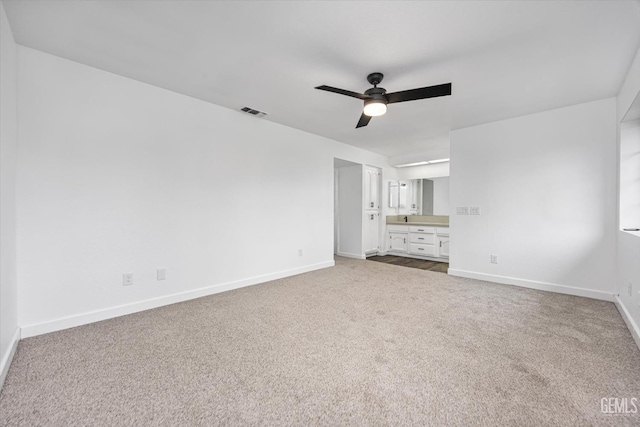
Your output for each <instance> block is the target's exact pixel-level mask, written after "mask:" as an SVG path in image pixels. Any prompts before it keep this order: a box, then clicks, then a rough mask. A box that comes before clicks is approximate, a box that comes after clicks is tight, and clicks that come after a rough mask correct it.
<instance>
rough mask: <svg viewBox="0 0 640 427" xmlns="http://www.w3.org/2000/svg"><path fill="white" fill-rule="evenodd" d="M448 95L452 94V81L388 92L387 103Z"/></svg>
mask: <svg viewBox="0 0 640 427" xmlns="http://www.w3.org/2000/svg"><path fill="white" fill-rule="evenodd" d="M447 95H451V83H445V84H442V85H436V86H427V87H421V88H418V89H409V90H403V91H401V92H393V93H388V94H387V95H386V96H387V103H388V104H393V103H395V102H405V101H415V100H416V99H425V98H436V97H438V96H447Z"/></svg>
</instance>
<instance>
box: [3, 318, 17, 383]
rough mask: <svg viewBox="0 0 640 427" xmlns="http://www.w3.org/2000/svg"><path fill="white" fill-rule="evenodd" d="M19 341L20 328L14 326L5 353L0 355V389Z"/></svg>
mask: <svg viewBox="0 0 640 427" xmlns="http://www.w3.org/2000/svg"><path fill="white" fill-rule="evenodd" d="M19 342H20V328H19V327H16V330H15V332H14V333H13V337H12V338H11V344H10V345H9V348H8V349H7V351H5V353H4V354H3V355H2V360H1V361H0V390H2V386H3V385H4V380H5V379H6V378H7V374H8V373H9V367H10V366H11V362H12V361H13V356H14V355H15V354H16V349H17V348H18V343H19Z"/></svg>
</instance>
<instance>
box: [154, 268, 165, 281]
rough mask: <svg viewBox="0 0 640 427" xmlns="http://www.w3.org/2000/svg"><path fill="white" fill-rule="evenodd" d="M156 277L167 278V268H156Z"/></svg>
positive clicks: (159, 278)
mask: <svg viewBox="0 0 640 427" xmlns="http://www.w3.org/2000/svg"><path fill="white" fill-rule="evenodd" d="M156 278H157V279H158V280H167V270H165V269H164V268H161V269H158V271H156Z"/></svg>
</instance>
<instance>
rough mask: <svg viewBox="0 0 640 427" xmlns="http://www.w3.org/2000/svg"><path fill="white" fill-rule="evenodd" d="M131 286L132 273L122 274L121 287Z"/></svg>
mask: <svg viewBox="0 0 640 427" xmlns="http://www.w3.org/2000/svg"><path fill="white" fill-rule="evenodd" d="M131 285H133V273H124V274H123V275H122V286H131Z"/></svg>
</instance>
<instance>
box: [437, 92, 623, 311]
mask: <svg viewBox="0 0 640 427" xmlns="http://www.w3.org/2000/svg"><path fill="white" fill-rule="evenodd" d="M615 108H616V107H615V99H613V98H611V99H605V100H601V101H596V102H590V103H586V104H581V105H575V106H571V107H566V108H561V109H558V110H553V111H547V112H543V113H539V114H533V115H528V116H524V117H518V118H514V119H508V120H503V121H499V122H494V123H489V124H485V125H480V126H474V127H469V128H466V129H460V130H456V131H453V132H452V133H451V177H450V186H451V189H450V203H451V211H452V216H451V217H450V219H451V232H452V233H451V258H450V264H451V268H450V270H449V273H450V274H456V275H466V276H469V277H478V278H484V279H486V280H493V281H498V282H503V283H511V284H518V285H524V286H530V287H537V288H540V289H548V290H554V291H560V292H566V293H572V294H577V295H584V296H590V297H595V298H602V299H608V300H612V299H613V294H614V293H615V292H616V289H615V286H614V283H613V281H612V280H611V278H612V277H613V276H614V274H615V268H614V266H615V244H616V243H615V242H616V235H615V227H616V226H615V224H616V208H615V203H613V202H612V201H613V200H614V197H615V196H614V194H615V191H616V159H615V158H616V148H615V146H616V144H615V135H616V113H615ZM456 206H480V207H481V210H482V215H480V216H462V215H461V216H458V215H455V209H456ZM491 254H497V255H498V256H499V259H498V261H499V264H491V263H490V255H491Z"/></svg>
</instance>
